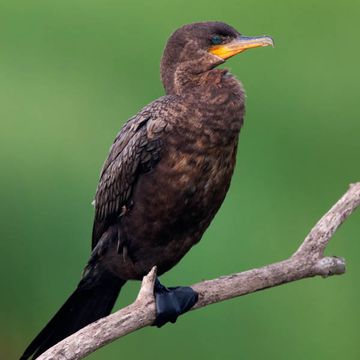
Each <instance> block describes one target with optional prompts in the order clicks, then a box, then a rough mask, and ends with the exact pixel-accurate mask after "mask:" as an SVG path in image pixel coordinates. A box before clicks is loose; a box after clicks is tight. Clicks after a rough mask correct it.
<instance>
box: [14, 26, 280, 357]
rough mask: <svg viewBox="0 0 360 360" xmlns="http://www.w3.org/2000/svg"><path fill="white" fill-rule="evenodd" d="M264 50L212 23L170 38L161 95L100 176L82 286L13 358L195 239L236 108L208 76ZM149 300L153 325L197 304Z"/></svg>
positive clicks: (228, 156) (261, 42) (240, 106)
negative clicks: (238, 58)
mask: <svg viewBox="0 0 360 360" xmlns="http://www.w3.org/2000/svg"><path fill="white" fill-rule="evenodd" d="M272 44H273V42H272V39H271V38H270V37H267V36H261V37H244V36H242V35H241V34H240V33H239V32H238V31H236V30H235V29H233V28H232V27H230V26H229V25H226V24H224V23H221V22H204V23H195V24H190V25H185V26H183V27H181V28H180V29H178V30H176V31H175V32H174V33H173V34H172V35H171V37H170V39H169V40H168V42H167V45H166V47H165V50H164V54H163V57H162V60H161V80H162V82H163V84H164V87H165V91H166V96H163V97H161V98H159V99H157V100H155V101H154V102H152V103H151V104H149V105H147V106H145V107H144V108H143V109H142V110H141V111H140V112H139V113H138V114H137V115H135V116H134V117H132V118H131V119H130V120H128V121H127V122H126V123H125V125H124V126H123V128H122V129H121V131H120V133H119V134H118V135H117V137H116V139H115V141H114V143H113V145H112V147H111V149H110V154H109V156H108V158H107V160H106V161H105V164H104V166H103V169H102V171H101V176H100V182H99V185H98V188H97V192H96V196H95V219H94V227H93V235H92V253H91V257H90V260H89V262H88V264H87V266H86V268H85V270H84V274H83V276H82V279H81V281H80V283H79V285H78V287H77V289H76V290H75V291H74V293H73V294H72V295H71V296H70V297H69V299H68V300H67V301H66V302H65V304H64V305H63V306H62V307H61V309H60V310H59V311H58V312H57V314H56V315H55V316H54V317H53V318H52V320H50V322H49V323H48V324H47V325H46V326H45V328H44V329H43V330H42V331H41V332H40V333H39V334H38V335H37V337H36V338H35V339H34V340H33V341H32V343H31V344H30V345H29V346H28V348H27V349H26V350H25V352H24V354H23V356H22V357H21V359H23V360H24V359H28V358H29V357H32V359H34V358H36V357H38V356H39V355H40V354H41V353H43V352H44V351H45V350H47V349H48V348H49V347H51V346H52V345H54V344H55V343H57V342H59V341H60V340H62V339H63V338H65V337H67V336H69V335H70V334H72V333H74V332H76V331H77V330H79V329H80V328H82V327H84V326H85V325H87V324H89V323H91V322H93V321H95V320H97V319H99V318H101V317H104V316H106V315H108V314H109V313H110V311H111V309H112V307H113V305H114V303H115V301H116V298H117V296H118V294H119V291H120V289H121V287H122V286H123V285H124V284H125V282H126V281H127V280H133V279H136V280H140V279H142V277H143V276H144V275H146V274H147V273H148V272H149V271H150V269H151V268H152V267H153V266H154V265H156V266H157V269H158V274H159V275H161V274H163V273H164V272H166V271H168V270H169V269H171V268H172V267H173V266H174V265H175V264H177V263H178V262H179V261H180V259H181V258H182V257H183V256H184V255H185V254H186V253H187V252H188V251H189V249H190V248H191V247H192V246H193V245H194V244H196V243H197V242H198V241H199V240H200V239H201V237H202V235H203V233H204V231H205V230H206V228H207V227H208V226H209V224H210V222H211V220H212V219H213V217H214V216H215V214H216V212H217V211H218V209H219V207H220V205H221V204H222V202H223V200H224V198H225V195H226V192H227V190H228V188H229V185H230V180H231V176H232V173H233V170H234V166H235V158H236V149H237V144H238V136H239V132H240V128H241V126H242V124H243V116H244V108H245V105H244V92H243V89H242V86H241V84H240V82H239V81H238V80H236V78H235V77H234V76H232V75H231V74H230V73H229V72H228V70H225V69H216V67H217V66H218V65H220V64H222V63H224V62H225V60H226V59H227V58H229V57H231V56H233V55H236V54H238V53H240V52H242V51H244V50H246V49H249V48H255V47H259V46H267V45H272ZM171 292H172V293H173V294H172V296H170V297H168V294H169V293H171ZM155 293H156V302H157V311H158V317H157V320H156V323H155V324H156V325H158V326H161V325H163V324H164V323H165V322H167V321H172V322H174V321H175V320H176V317H177V316H178V315H179V314H181V313H183V312H185V311H187V310H188V309H189V308H191V307H192V306H193V305H194V303H195V302H196V300H197V294H196V293H195V292H194V291H192V290H191V289H190V288H187V287H179V288H175V289H173V290H170V291H168V290H167V289H166V288H164V287H162V285H161V284H160V283H157V285H156V288H155ZM174 294H175V295H174Z"/></svg>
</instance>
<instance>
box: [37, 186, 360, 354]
mask: <svg viewBox="0 0 360 360" xmlns="http://www.w3.org/2000/svg"><path fill="white" fill-rule="evenodd" d="M359 205H360V182H359V183H356V184H352V185H351V186H350V188H349V190H348V191H347V192H346V193H345V194H344V195H343V196H342V197H341V198H340V199H339V200H338V201H337V203H336V204H335V205H334V206H333V207H332V208H331V209H330V210H329V211H328V212H327V213H326V214H325V215H324V216H323V217H322V218H321V219H320V221H319V222H318V223H317V224H316V225H315V226H314V228H313V229H312V230H311V231H310V233H309V235H308V236H307V237H306V238H305V240H304V242H303V243H302V245H301V246H300V247H299V249H298V250H297V251H296V252H295V253H294V254H293V255H292V256H291V257H290V258H289V259H286V260H283V261H280V262H277V263H274V264H271V265H267V266H264V267H261V268H259V269H252V270H248V271H244V272H241V273H237V274H233V275H228V276H222V277H220V278H218V279H214V280H208V281H203V282H200V283H198V284H195V285H192V288H193V289H194V290H195V291H196V292H198V293H199V300H198V302H197V303H196V304H195V306H194V307H193V308H192V310H195V309H199V308H201V307H203V306H207V305H210V304H213V303H217V302H219V301H223V300H227V299H231V298H233V297H237V296H241V295H246V294H250V293H252V292H255V291H258V290H263V289H266V288H270V287H274V286H277V285H281V284H285V283H288V282H291V281H295V280H300V279H304V278H308V277H312V276H317V275H320V276H323V277H326V276H331V275H341V274H343V273H344V272H345V260H344V259H343V258H340V257H335V256H334V257H324V250H325V248H326V246H327V244H328V243H329V241H330V238H331V237H332V235H333V234H334V232H335V231H336V230H337V228H338V227H339V226H340V225H341V224H342V223H343V222H344V221H345V220H346V219H347V218H348V217H349V216H350V215H351V214H352V213H353V212H354V210H355V209H356V208H357V207H358V206H359ZM155 278H156V268H155V267H154V268H153V269H152V270H151V271H150V273H149V274H148V275H147V276H145V277H144V279H143V281H142V284H141V289H140V292H139V294H138V297H137V299H136V300H135V301H134V302H133V303H132V304H131V305H129V306H127V307H125V308H123V309H121V310H119V311H117V312H115V313H114V314H111V315H109V316H107V317H105V318H102V319H100V320H98V321H96V322H94V323H92V324H90V325H88V326H86V327H85V328H83V329H81V330H79V331H78V332H76V333H75V334H73V335H71V336H69V337H68V338H66V339H64V340H62V341H61V342H59V343H58V344H56V345H54V346H53V347H52V348H50V349H49V350H47V351H46V352H45V353H43V354H42V355H41V356H40V357H39V358H38V360H50V359H56V360H65V359H66V360H75V359H82V358H84V357H85V356H86V355H89V354H90V353H92V352H94V351H95V350H97V349H99V348H100V347H102V346H104V345H106V344H108V343H110V342H112V341H114V340H115V339H117V338H120V337H123V336H125V335H127V334H129V333H131V332H133V331H136V330H138V329H141V328H143V327H145V326H149V325H151V324H152V323H153V322H154V320H155V317H156V311H155V300H154V282H155Z"/></svg>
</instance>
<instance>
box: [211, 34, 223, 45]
mask: <svg viewBox="0 0 360 360" xmlns="http://www.w3.org/2000/svg"><path fill="white" fill-rule="evenodd" d="M222 42H223V39H222V38H221V37H220V36H219V35H215V36H213V37H212V38H211V43H212V44H213V45H220V44H221V43H222Z"/></svg>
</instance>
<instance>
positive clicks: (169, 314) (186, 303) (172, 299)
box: [153, 279, 198, 327]
mask: <svg viewBox="0 0 360 360" xmlns="http://www.w3.org/2000/svg"><path fill="white" fill-rule="evenodd" d="M154 292H155V301H156V314H157V315H156V320H155V322H154V324H153V325H154V326H157V327H161V326H163V325H165V324H166V323H167V322H172V323H175V322H176V319H177V318H178V316H179V315H181V314H183V313H185V312H187V311H189V310H190V309H191V308H192V307H193V306H194V305H195V304H196V302H197V300H198V293H197V292H195V291H194V290H193V289H192V288H191V287H188V286H177V287H170V288H166V287H165V286H163V285H161V283H160V281H159V280H158V279H156V282H155V286H154Z"/></svg>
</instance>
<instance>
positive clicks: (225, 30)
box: [161, 22, 273, 94]
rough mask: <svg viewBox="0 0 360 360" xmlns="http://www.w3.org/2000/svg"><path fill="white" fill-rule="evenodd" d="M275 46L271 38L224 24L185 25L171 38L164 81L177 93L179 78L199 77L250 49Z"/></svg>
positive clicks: (169, 90)
mask: <svg viewBox="0 0 360 360" xmlns="http://www.w3.org/2000/svg"><path fill="white" fill-rule="evenodd" d="M268 45H273V40H272V38H271V37H269V36H256V37H248V36H243V35H241V34H240V33H239V32H238V31H237V30H235V29H234V28H232V27H231V26H229V25H227V24H225V23H222V22H201V23H194V24H188V25H184V26H183V27H181V28H179V29H177V30H176V31H175V32H174V33H173V34H172V35H171V36H170V38H169V40H168V42H167V44H166V47H165V50H164V54H163V57H162V60H161V80H162V82H163V84H164V87H165V90H166V92H167V93H168V94H170V93H176V91H175V88H176V77H177V75H178V73H179V72H181V74H182V75H184V73H188V74H189V75H197V74H201V73H204V72H206V71H209V70H211V69H213V68H214V67H216V66H217V65H220V64H222V63H224V62H225V61H226V60H227V59H228V58H230V57H232V56H234V55H237V54H239V53H241V52H243V51H245V50H247V49H251V48H256V47H260V46H268Z"/></svg>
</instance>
